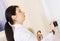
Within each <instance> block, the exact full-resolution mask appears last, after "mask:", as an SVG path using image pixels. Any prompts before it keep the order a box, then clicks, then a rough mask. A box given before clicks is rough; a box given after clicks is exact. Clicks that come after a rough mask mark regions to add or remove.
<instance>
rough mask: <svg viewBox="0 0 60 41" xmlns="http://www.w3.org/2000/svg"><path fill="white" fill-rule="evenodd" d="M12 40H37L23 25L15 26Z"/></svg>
mask: <svg viewBox="0 0 60 41" xmlns="http://www.w3.org/2000/svg"><path fill="white" fill-rule="evenodd" d="M13 26H14V28H15V29H14V39H15V41H37V38H36V37H35V36H34V35H33V34H32V33H31V32H29V31H28V30H27V29H26V28H25V27H24V26H23V25H21V24H15V25H13Z"/></svg>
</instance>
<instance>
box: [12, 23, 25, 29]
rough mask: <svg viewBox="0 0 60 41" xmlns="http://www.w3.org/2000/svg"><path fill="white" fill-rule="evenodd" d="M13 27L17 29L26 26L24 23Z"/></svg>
mask: <svg viewBox="0 0 60 41" xmlns="http://www.w3.org/2000/svg"><path fill="white" fill-rule="evenodd" d="M13 27H14V28H15V29H19V28H23V27H24V26H23V25H22V24H14V25H13Z"/></svg>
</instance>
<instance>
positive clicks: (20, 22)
mask: <svg viewBox="0 0 60 41" xmlns="http://www.w3.org/2000/svg"><path fill="white" fill-rule="evenodd" d="M14 24H23V23H22V22H15V23H14Z"/></svg>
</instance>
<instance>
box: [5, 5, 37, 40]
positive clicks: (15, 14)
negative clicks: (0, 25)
mask: <svg viewBox="0 0 60 41" xmlns="http://www.w3.org/2000/svg"><path fill="white" fill-rule="evenodd" d="M5 16H6V20H7V22H6V24H5V33H6V38H7V41H37V39H36V37H35V36H34V35H33V34H32V33H31V32H29V31H28V30H27V29H26V28H25V27H24V26H23V22H24V20H25V15H24V12H22V11H21V10H20V9H19V7H18V6H10V7H8V8H7V9H6V12H5ZM13 28H14V30H13Z"/></svg>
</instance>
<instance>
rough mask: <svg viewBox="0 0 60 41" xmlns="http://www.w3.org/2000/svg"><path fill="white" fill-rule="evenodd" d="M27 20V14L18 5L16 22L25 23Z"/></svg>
mask: <svg viewBox="0 0 60 41" xmlns="http://www.w3.org/2000/svg"><path fill="white" fill-rule="evenodd" d="M24 20H25V14H24V12H22V11H21V10H20V9H19V7H16V22H18V23H23V21H24Z"/></svg>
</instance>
